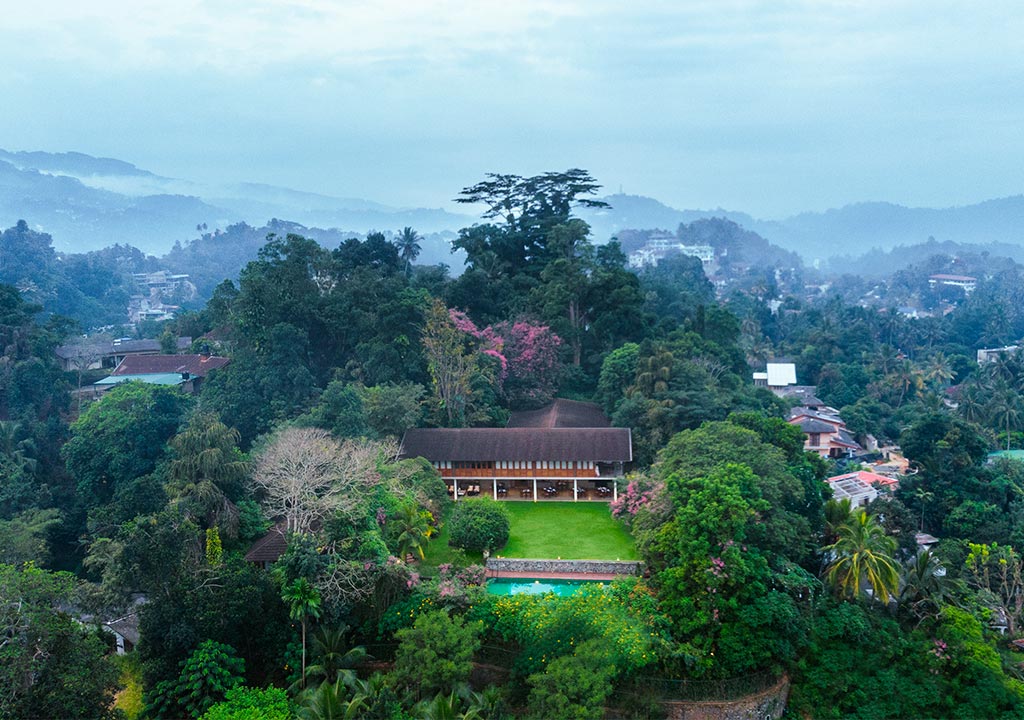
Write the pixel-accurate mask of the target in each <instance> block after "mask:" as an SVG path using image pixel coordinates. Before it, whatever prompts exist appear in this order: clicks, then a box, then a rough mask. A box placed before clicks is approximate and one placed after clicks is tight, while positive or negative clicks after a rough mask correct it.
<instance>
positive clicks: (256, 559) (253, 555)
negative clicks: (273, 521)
mask: <svg viewBox="0 0 1024 720" xmlns="http://www.w3.org/2000/svg"><path fill="white" fill-rule="evenodd" d="M287 549H288V536H287V535H285V525H284V523H278V524H277V525H275V526H274V527H272V528H270V530H268V531H267V534H266V535H264V536H263V537H261V538H260V539H259V540H257V541H256V542H254V543H253V544H252V547H251V548H249V552H247V553H246V554H245V560H246V562H251V563H262V562H271V563H272V562H277V559H278V558H279V557H281V556H282V555H284V551H285V550H287Z"/></svg>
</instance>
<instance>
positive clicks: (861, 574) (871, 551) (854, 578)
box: [822, 510, 900, 603]
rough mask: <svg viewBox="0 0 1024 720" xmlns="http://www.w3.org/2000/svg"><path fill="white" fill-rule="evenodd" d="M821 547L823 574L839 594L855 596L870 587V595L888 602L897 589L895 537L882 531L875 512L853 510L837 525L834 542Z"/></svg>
mask: <svg viewBox="0 0 1024 720" xmlns="http://www.w3.org/2000/svg"><path fill="white" fill-rule="evenodd" d="M822 550H823V552H824V553H825V556H826V558H827V559H828V566H827V567H826V569H825V577H826V579H827V580H828V581H829V582H830V583H831V584H832V585H833V586H834V587H835V589H836V591H837V592H838V593H839V594H841V595H845V596H848V597H853V598H858V597H860V595H861V592H862V590H867V589H870V590H871V596H872V597H874V598H876V599H878V600H880V601H881V602H883V603H888V602H889V599H890V598H891V597H893V596H894V595H895V594H896V592H897V591H898V589H899V578H900V573H899V566H898V565H897V563H896V561H895V560H894V559H893V554H894V553H895V552H896V540H895V538H892V537H889V536H888V535H886V534H885V530H884V529H883V528H882V526H881V525H879V524H878V522H877V520H876V519H875V516H874V515H868V514H867V513H866V512H865V511H864V510H857V511H856V512H854V513H853V514H852V515H851V516H850V518H849V520H847V522H845V523H843V524H842V525H841V526H840V527H839V531H838V537H837V539H836V541H835V542H834V543H832V544H831V545H828V546H826V547H824V548H822ZM865 586H867V587H865Z"/></svg>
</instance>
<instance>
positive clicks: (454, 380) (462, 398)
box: [421, 300, 483, 427]
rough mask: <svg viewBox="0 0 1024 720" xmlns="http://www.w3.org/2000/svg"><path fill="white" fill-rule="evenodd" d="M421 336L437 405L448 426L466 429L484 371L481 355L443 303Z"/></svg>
mask: <svg viewBox="0 0 1024 720" xmlns="http://www.w3.org/2000/svg"><path fill="white" fill-rule="evenodd" d="M421 336H422V342H423V351H424V355H425V356H426V358H427V369H428V371H429V372H430V378H431V380H432V381H433V389H434V402H435V406H436V408H437V410H438V411H439V413H440V414H441V416H442V420H443V422H444V424H445V425H447V426H448V427H464V426H465V425H466V424H467V421H468V416H469V414H470V413H469V411H470V408H471V406H472V402H473V383H474V381H475V380H476V379H477V377H478V376H479V375H480V374H481V373H482V372H483V368H482V367H481V365H480V359H479V356H478V354H477V353H476V352H474V351H473V349H472V348H471V347H469V346H468V344H467V337H466V334H465V333H464V332H462V331H461V330H460V329H459V328H458V327H457V326H456V324H455V322H454V321H453V320H452V318H451V315H450V313H449V312H448V308H447V307H445V304H444V303H443V302H442V301H440V300H435V301H434V302H433V304H432V305H431V306H430V308H429V309H428V310H427V312H426V320H425V322H424V324H423V331H422V334H421Z"/></svg>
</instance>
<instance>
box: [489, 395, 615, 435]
mask: <svg viewBox="0 0 1024 720" xmlns="http://www.w3.org/2000/svg"><path fill="white" fill-rule="evenodd" d="M508 427H510V428H606V427H611V422H610V421H609V420H608V418H607V417H606V416H605V414H604V412H602V411H601V406H600V405H597V404H596V403H588V402H579V401H577V400H566V399H565V398H556V399H555V401H554V402H553V403H551V404H550V405H547V406H545V407H542V408H540V409H539V410H520V411H519V412H514V413H512V415H511V416H510V417H509V419H508Z"/></svg>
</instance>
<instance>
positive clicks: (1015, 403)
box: [989, 389, 1021, 450]
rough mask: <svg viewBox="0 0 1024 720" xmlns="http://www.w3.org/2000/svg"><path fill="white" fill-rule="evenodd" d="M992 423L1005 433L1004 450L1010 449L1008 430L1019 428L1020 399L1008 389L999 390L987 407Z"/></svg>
mask: <svg viewBox="0 0 1024 720" xmlns="http://www.w3.org/2000/svg"><path fill="white" fill-rule="evenodd" d="M989 412H990V413H991V416H992V421H993V422H994V423H996V425H997V426H999V427H1001V428H1003V430H1005V431H1006V449H1007V450H1009V449H1010V430H1012V429H1014V428H1018V427H1020V420H1021V407H1020V398H1019V397H1018V396H1017V395H1016V394H1015V393H1013V392H1010V390H1009V389H1000V391H998V394H997V395H996V397H994V398H993V399H992V403H991V405H990V407H989Z"/></svg>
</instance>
